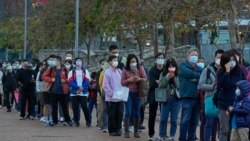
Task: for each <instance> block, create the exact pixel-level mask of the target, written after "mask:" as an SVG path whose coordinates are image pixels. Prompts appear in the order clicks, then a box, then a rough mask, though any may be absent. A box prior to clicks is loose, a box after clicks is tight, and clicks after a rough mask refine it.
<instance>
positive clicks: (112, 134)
mask: <svg viewBox="0 0 250 141" xmlns="http://www.w3.org/2000/svg"><path fill="white" fill-rule="evenodd" d="M109 136H117V133H109Z"/></svg>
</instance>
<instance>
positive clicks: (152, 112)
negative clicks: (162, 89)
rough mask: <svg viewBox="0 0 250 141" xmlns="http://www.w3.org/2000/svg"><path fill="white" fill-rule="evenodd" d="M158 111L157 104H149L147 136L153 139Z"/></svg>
mask: <svg viewBox="0 0 250 141" xmlns="http://www.w3.org/2000/svg"><path fill="white" fill-rule="evenodd" d="M157 109H158V102H155V101H154V102H152V103H150V104H149V119H148V135H149V137H153V136H154V134H155V119H156V114H157Z"/></svg>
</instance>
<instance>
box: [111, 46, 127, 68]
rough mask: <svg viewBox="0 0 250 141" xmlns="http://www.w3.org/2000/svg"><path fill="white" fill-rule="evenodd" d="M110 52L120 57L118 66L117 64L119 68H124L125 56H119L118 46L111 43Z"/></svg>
mask: <svg viewBox="0 0 250 141" xmlns="http://www.w3.org/2000/svg"><path fill="white" fill-rule="evenodd" d="M109 53H110V55H114V56H116V57H117V58H118V66H117V68H119V69H121V70H123V68H124V63H123V62H122V60H123V57H120V56H119V50H118V47H117V46H116V45H111V46H110V47H109Z"/></svg>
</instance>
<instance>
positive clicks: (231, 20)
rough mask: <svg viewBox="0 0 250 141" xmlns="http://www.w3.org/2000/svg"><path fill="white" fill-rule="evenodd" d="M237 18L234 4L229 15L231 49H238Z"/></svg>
mask: <svg viewBox="0 0 250 141" xmlns="http://www.w3.org/2000/svg"><path fill="white" fill-rule="evenodd" d="M235 16H236V11H235V6H234V5H233V4H232V7H231V9H230V11H229V14H228V30H229V37H230V44H231V48H236V46H237V39H236V30H235V27H236V26H235Z"/></svg>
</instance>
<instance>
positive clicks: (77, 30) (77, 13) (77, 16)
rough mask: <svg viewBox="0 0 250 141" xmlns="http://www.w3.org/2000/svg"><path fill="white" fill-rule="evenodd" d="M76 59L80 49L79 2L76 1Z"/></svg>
mask: <svg viewBox="0 0 250 141" xmlns="http://www.w3.org/2000/svg"><path fill="white" fill-rule="evenodd" d="M75 25H76V26H75V48H74V52H75V53H74V54H75V57H78V51H79V50H78V47H79V44H78V43H79V0H76V18H75Z"/></svg>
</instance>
